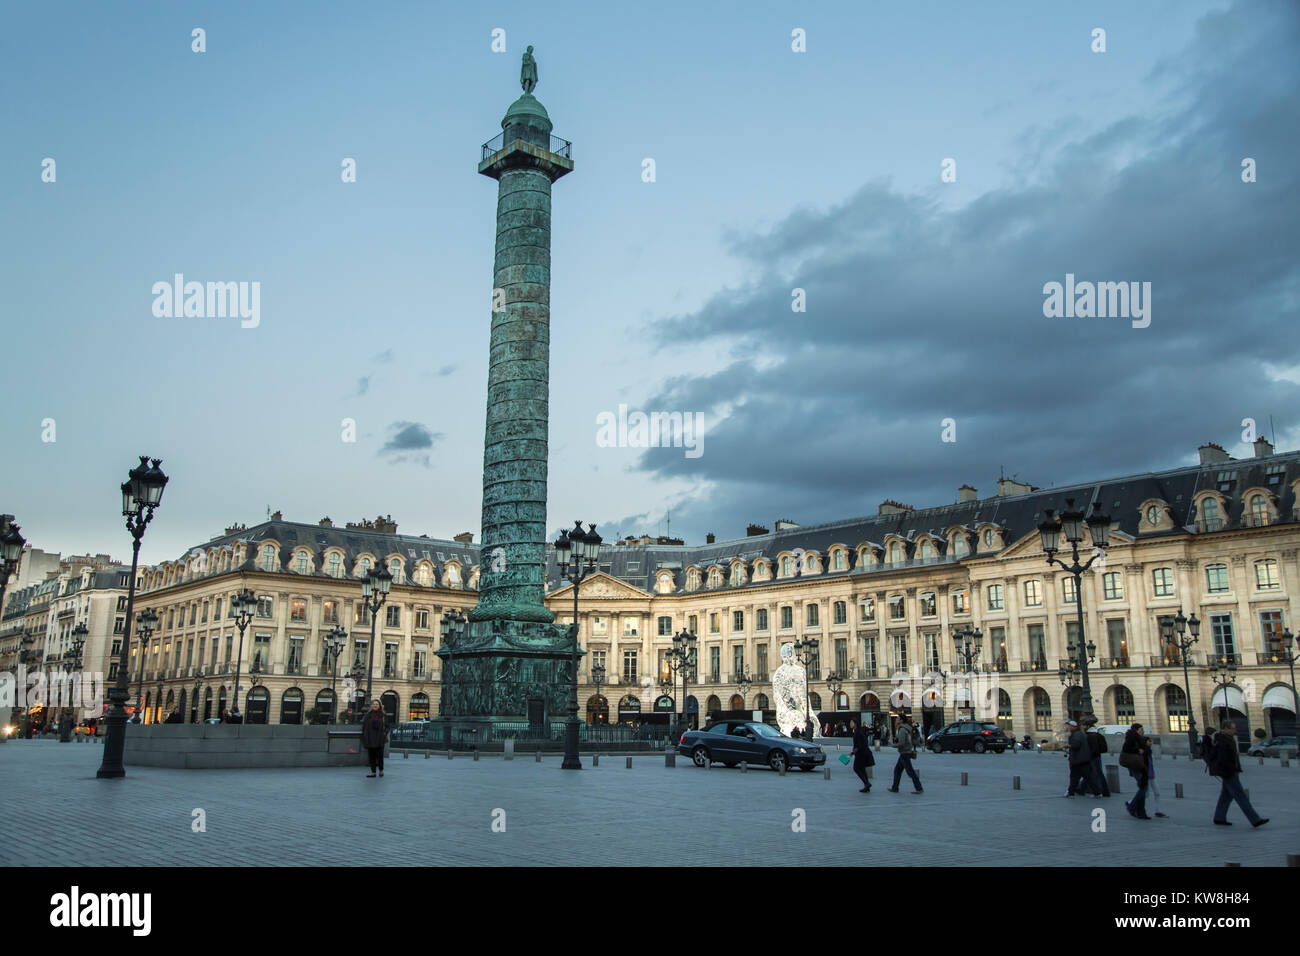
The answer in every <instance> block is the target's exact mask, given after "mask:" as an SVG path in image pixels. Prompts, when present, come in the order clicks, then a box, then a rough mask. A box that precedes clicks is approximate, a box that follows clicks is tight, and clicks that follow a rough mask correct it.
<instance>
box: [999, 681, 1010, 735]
mask: <svg viewBox="0 0 1300 956" xmlns="http://www.w3.org/2000/svg"><path fill="white" fill-rule="evenodd" d="M998 726H999V727H1001V728H1002V732H1003V733H1004V734H1006V735H1008V736H1010V735H1011V695H1010V694H1008V693H1007V692H1006V691H1005V690H1003V689H1002V688H1001V687H999V688H998Z"/></svg>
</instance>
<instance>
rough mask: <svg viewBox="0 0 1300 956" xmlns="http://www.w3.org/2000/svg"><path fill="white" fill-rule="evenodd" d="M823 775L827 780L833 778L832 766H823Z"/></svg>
mask: <svg viewBox="0 0 1300 956" xmlns="http://www.w3.org/2000/svg"><path fill="white" fill-rule="evenodd" d="M822 775H823V776H825V778H826V779H827V780H829V779H830V778H831V768H830V767H823V768H822Z"/></svg>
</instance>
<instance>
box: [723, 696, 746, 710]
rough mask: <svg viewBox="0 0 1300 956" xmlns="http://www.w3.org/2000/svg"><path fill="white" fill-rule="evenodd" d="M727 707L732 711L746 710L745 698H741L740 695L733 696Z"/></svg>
mask: <svg viewBox="0 0 1300 956" xmlns="http://www.w3.org/2000/svg"><path fill="white" fill-rule="evenodd" d="M727 706H728V707H730V708H731V709H732V710H744V709H745V698H743V697H741V696H740V695H739V694H732V695H731V701H730V702H729V703H728V705H727Z"/></svg>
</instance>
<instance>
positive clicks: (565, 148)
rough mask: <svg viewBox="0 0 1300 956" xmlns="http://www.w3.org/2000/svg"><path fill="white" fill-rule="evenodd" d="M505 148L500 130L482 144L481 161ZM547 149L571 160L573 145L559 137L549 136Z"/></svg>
mask: <svg viewBox="0 0 1300 956" xmlns="http://www.w3.org/2000/svg"><path fill="white" fill-rule="evenodd" d="M514 141H515V140H513V139H512V140H511V141H510V142H511V143H513V142H514ZM505 148H506V134H505V130H502V131H501V132H500V133H498V134H497V135H496V136H493V137H492V138H491V139H490V140H488V141H487V142H486V143H484V144H483V156H482V159H488V158H490V157H492V156H495V155H496V154H497V153H499V152H501V151H502V150H503V149H505ZM547 148H548V149H549V150H550V151H551V152H552V153H555V154H556V155H557V156H563V157H564V158H565V159H573V144H572V143H571V142H569V141H568V140H567V139H560V137H558V136H551V137H550V142H549V146H548V147H547Z"/></svg>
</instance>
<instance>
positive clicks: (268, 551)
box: [262, 544, 275, 571]
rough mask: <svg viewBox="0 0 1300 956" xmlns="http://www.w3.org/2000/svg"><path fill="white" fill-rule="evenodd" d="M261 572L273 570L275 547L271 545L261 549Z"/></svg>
mask: <svg viewBox="0 0 1300 956" xmlns="http://www.w3.org/2000/svg"><path fill="white" fill-rule="evenodd" d="M262 570H263V571H274V570H275V547H274V546H273V545H269V544H268V545H267V546H266V547H264V548H263V549H262Z"/></svg>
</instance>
